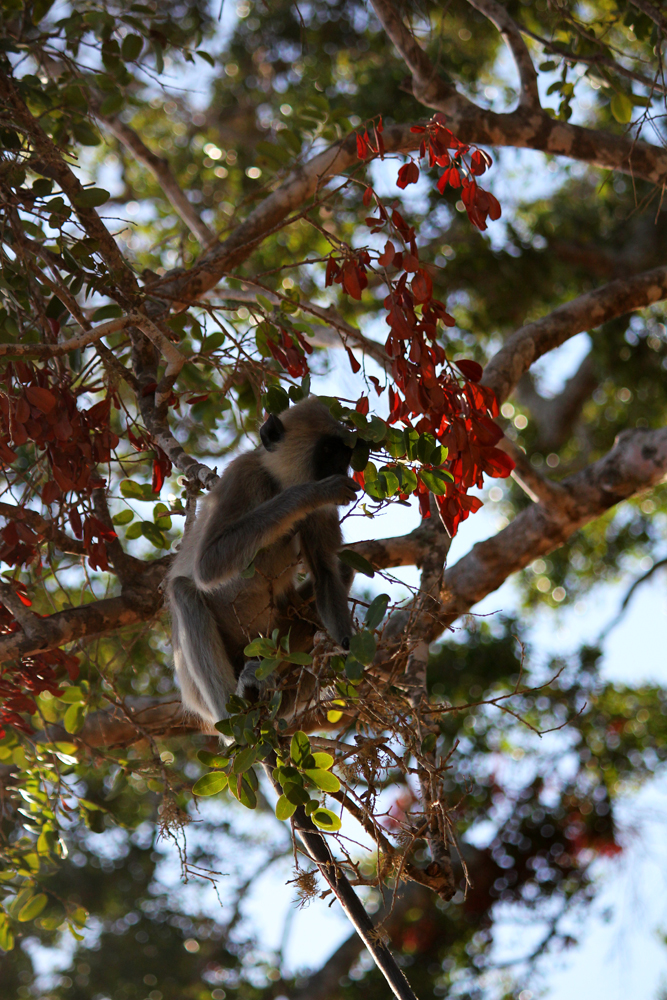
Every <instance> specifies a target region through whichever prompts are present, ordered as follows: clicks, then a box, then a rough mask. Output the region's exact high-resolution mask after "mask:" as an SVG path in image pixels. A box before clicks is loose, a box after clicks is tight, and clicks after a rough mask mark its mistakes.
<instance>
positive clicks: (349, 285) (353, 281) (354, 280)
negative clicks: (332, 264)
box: [343, 263, 361, 300]
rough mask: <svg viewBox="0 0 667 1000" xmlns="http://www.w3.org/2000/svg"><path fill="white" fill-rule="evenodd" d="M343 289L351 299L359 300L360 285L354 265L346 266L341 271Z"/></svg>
mask: <svg viewBox="0 0 667 1000" xmlns="http://www.w3.org/2000/svg"><path fill="white" fill-rule="evenodd" d="M343 288H344V289H345V291H346V292H347V293H348V295H351V296H352V298H353V299H357V300H360V299H361V285H360V283H359V274H358V271H357V267H356V265H355V264H349V263H348V264H346V265H345V268H344V269H343Z"/></svg>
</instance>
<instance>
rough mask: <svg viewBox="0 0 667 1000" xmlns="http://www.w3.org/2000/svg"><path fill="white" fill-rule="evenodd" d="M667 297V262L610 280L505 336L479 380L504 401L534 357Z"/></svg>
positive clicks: (499, 399) (534, 359) (539, 356)
mask: <svg viewBox="0 0 667 1000" xmlns="http://www.w3.org/2000/svg"><path fill="white" fill-rule="evenodd" d="M665 296H667V267H656V268H655V269H654V270H652V271H645V272H644V273H643V274H637V275H634V276H633V277H631V278H626V279H620V278H619V279H618V280H617V281H612V282H610V283H609V284H608V285H603V287H602V288H597V289H595V291H593V292H586V293H585V294H584V295H580V296H579V297H578V298H576V299H572V301H571V302H567V303H566V304H565V305H563V306H559V307H558V309H554V311H553V312H551V313H549V314H548V315H547V316H543V317H542V319H538V320H535V322H534V323H527V324H526V325H525V326H523V327H521V329H520V330H517V332H516V333H514V334H512V336H511V337H509V338H508V339H507V341H506V342H505V344H504V345H503V346H502V347H501V349H500V350H499V351H498V353H497V354H495V355H494V356H493V357H492V358H491V360H490V361H489V363H488V365H487V366H486V368H485V369H484V375H483V377H482V382H483V383H484V384H485V385H488V386H490V387H491V388H492V389H493V391H494V392H495V394H496V396H497V397H498V401H499V402H502V401H503V400H505V399H507V397H508V396H509V395H510V393H511V392H512V390H513V389H514V387H515V386H516V385H517V383H518V381H519V379H520V378H521V376H522V375H523V374H524V372H527V371H528V369H529V368H530V366H531V365H532V364H534V362H535V361H537V359H538V358H541V357H542V355H543V354H546V353H547V352H548V351H552V350H553V349H554V348H555V347H559V346H560V345H561V344H564V343H565V341H566V340H569V339H570V337H574V336H575V334H577V333H582V332H583V331H584V330H592V329H594V328H595V327H597V326H601V324H602V323H606V322H607V321H608V320H610V319H614V318H615V317H616V316H623V315H624V314H625V313H628V312H632V311H633V310H636V309H643V308H644V307H645V306H649V305H652V304H653V303H654V302H658V301H660V299H664V298H665Z"/></svg>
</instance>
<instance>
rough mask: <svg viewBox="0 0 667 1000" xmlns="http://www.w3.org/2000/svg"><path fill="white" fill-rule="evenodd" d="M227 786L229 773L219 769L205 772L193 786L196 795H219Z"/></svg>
mask: <svg viewBox="0 0 667 1000" xmlns="http://www.w3.org/2000/svg"><path fill="white" fill-rule="evenodd" d="M226 787H227V775H226V774H220V772H219V771H209V773H208V774H203V775H202V776H201V778H199V780H198V781H195V783H194V785H193V786H192V791H193V793H194V794H195V795H202V796H203V795H218V793H219V792H222V791H224V789H225V788H226Z"/></svg>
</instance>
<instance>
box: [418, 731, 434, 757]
mask: <svg viewBox="0 0 667 1000" xmlns="http://www.w3.org/2000/svg"><path fill="white" fill-rule="evenodd" d="M437 742H438V736H437V733H427V734H426V736H425V737H424V739H423V740H422V745H421V752H422V753H433V751H434V750H435V745H436V743H437Z"/></svg>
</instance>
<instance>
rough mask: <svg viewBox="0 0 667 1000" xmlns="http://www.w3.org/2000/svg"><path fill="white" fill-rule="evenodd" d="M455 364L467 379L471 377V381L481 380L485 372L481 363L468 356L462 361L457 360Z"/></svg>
mask: <svg viewBox="0 0 667 1000" xmlns="http://www.w3.org/2000/svg"><path fill="white" fill-rule="evenodd" d="M454 364H455V365H456V367H457V368H458V370H459V371H460V372H462V373H463V374H464V375H465V377H466V378H467V379H470V381H471V382H479V380H480V379H481V377H482V375H483V373H484V369H483V368H482V366H481V365H480V364H478V363H477V362H476V361H471V360H469V359H467V358H464V359H462V360H461V361H455V362H454Z"/></svg>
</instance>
